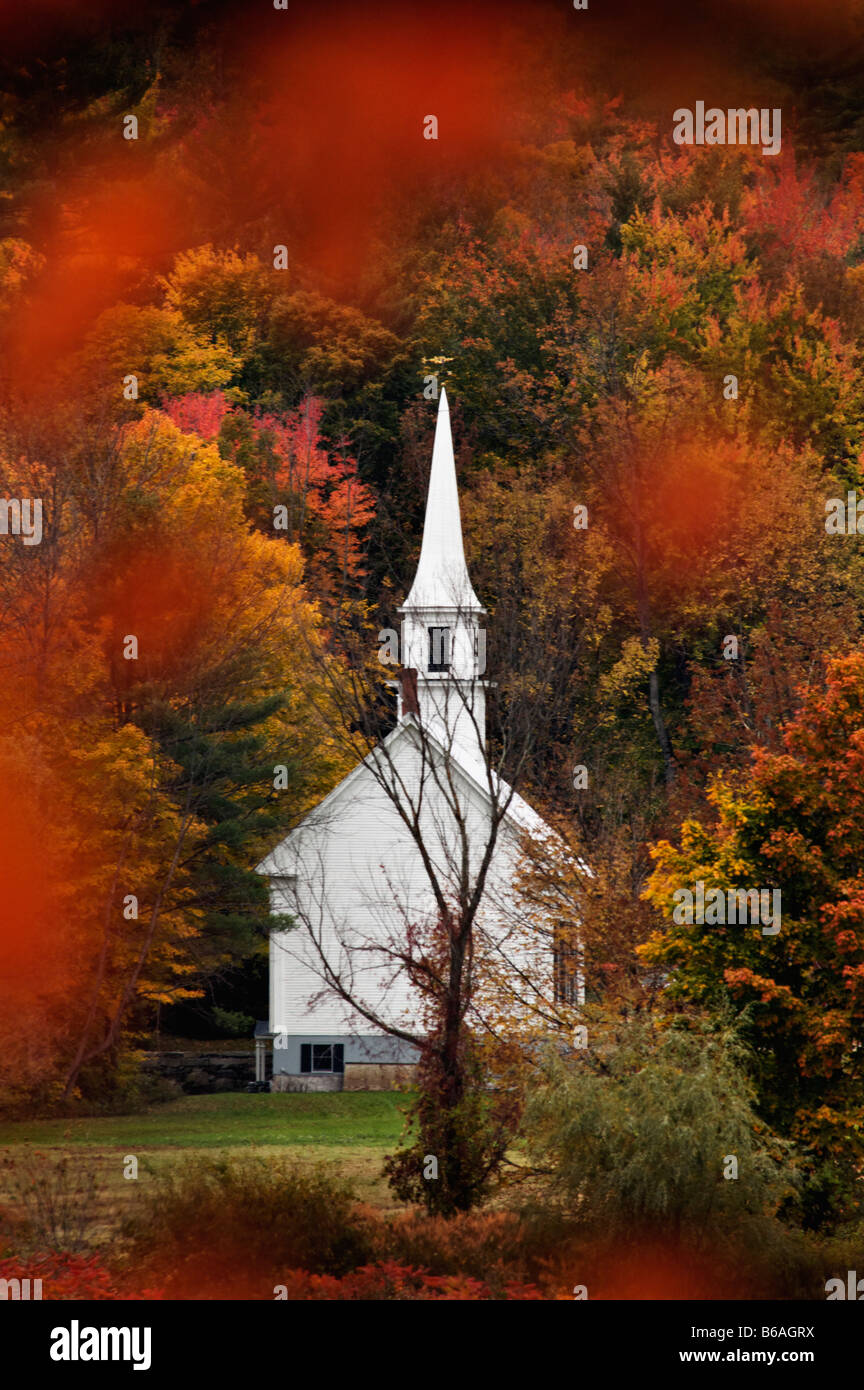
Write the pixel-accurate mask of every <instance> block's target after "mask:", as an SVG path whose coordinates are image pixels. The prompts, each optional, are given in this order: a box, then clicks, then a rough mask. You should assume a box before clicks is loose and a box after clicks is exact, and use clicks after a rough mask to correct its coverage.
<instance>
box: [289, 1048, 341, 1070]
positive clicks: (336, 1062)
mask: <svg viewBox="0 0 864 1390" xmlns="http://www.w3.org/2000/svg"><path fill="white" fill-rule="evenodd" d="M300 1070H301V1072H315V1071H327V1072H333V1071H339V1072H341V1071H344V1070H345V1044H344V1043H301V1044H300Z"/></svg>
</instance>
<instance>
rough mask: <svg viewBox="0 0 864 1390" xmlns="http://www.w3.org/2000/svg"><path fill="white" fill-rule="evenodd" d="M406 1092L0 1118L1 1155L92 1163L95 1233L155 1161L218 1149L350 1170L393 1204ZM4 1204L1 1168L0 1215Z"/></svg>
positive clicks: (360, 1190) (125, 1203) (380, 1200)
mask: <svg viewBox="0 0 864 1390" xmlns="http://www.w3.org/2000/svg"><path fill="white" fill-rule="evenodd" d="M407 1099H408V1098H407V1097H406V1096H405V1095H404V1094H400V1093H397V1092H393V1091H340V1092H322V1093H320V1094H306V1095H300V1094H298V1095H292V1094H289V1093H280V1094H274V1095H268V1094H265V1095H246V1094H245V1092H230V1091H229V1092H226V1093H224V1094H220V1095H207V1096H183V1097H182V1098H181V1099H180V1100H175V1101H168V1102H166V1103H165V1104H162V1105H155V1106H152V1107H151V1108H150V1109H148V1110H145V1111H143V1112H142V1113H141V1114H138V1115H109V1116H104V1117H96V1118H89V1119H76V1120H19V1121H7V1122H5V1123H3V1124H0V1156H2V1157H7V1156H8V1157H11V1158H13V1159H14V1160H15V1161H16V1164H17V1165H18V1166H20V1165H21V1164H22V1163H23V1164H26V1156H27V1151H28V1149H35V1150H38V1152H39V1153H43V1154H45V1155H46V1156H47V1157H48V1158H58V1159H59V1158H60V1157H61V1155H63V1154H66V1155H71V1156H73V1157H80V1158H82V1159H86V1160H87V1161H88V1162H92V1163H93V1164H94V1165H95V1167H96V1170H97V1173H98V1177H99V1181H100V1188H101V1191H102V1198H101V1200H100V1204H99V1216H98V1238H100V1239H105V1240H110V1239H111V1234H112V1231H113V1230H114V1228H115V1226H116V1223H117V1221H118V1220H119V1218H120V1217H121V1216H122V1214H123V1212H124V1210H126V1209H127V1208H128V1207H129V1206H130V1204H131V1203H133V1202H134V1201H135V1196H136V1193H137V1192H140V1191H141V1190H142V1187H143V1185H144V1184H146V1183H147V1182H149V1181H152V1175H151V1170H152V1171H156V1172H158V1171H159V1169H160V1168H161V1167H162V1166H163V1165H164V1164H166V1163H170V1162H172V1161H174V1160H176V1159H177V1158H180V1157H181V1156H183V1157H194V1155H195V1153H201V1152H204V1151H208V1150H209V1151H212V1150H214V1149H234V1150H238V1149H242V1150H245V1151H246V1152H248V1153H254V1154H256V1155H258V1156H260V1157H262V1158H265V1159H266V1158H267V1157H268V1156H273V1157H277V1156H278V1157H279V1158H283V1159H284V1158H285V1157H291V1158H293V1159H294V1160H295V1161H296V1162H297V1163H298V1164H302V1165H304V1166H305V1165H307V1164H308V1165H314V1164H318V1163H323V1164H325V1165H326V1166H328V1167H332V1168H334V1169H336V1171H338V1172H339V1173H340V1174H341V1175H342V1176H344V1177H348V1178H350V1179H351V1180H352V1181H353V1183H354V1186H355V1189H356V1192H357V1195H358V1197H359V1198H360V1199H361V1200H362V1201H366V1202H370V1203H372V1204H374V1205H375V1206H377V1207H379V1208H382V1209H391V1208H393V1207H394V1206H395V1205H397V1204H396V1203H394V1201H393V1199H392V1196H391V1194H390V1191H389V1188H388V1187H387V1184H386V1182H385V1181H384V1179H383V1178H382V1177H381V1165H382V1161H383V1158H384V1155H385V1154H386V1153H388V1152H390V1151H391V1150H392V1149H393V1148H394V1147H395V1146H396V1145H397V1143H398V1141H399V1137H400V1135H401V1133H402V1127H403V1117H402V1113H401V1110H402V1108H404V1106H405V1104H406V1101H407ZM127 1154H133V1155H134V1156H135V1157H136V1158H137V1159H138V1164H139V1168H138V1179H137V1181H130V1180H128V1179H125V1178H124V1176H123V1167H124V1159H125V1157H126V1155H127ZM9 1204H10V1193H9V1191H8V1189H6V1190H4V1185H3V1179H2V1174H0V1217H2V1208H3V1207H6V1208H7V1211H8V1208H9Z"/></svg>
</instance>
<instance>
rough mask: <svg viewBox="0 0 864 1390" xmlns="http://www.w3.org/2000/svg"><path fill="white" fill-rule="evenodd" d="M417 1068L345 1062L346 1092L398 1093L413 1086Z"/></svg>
mask: <svg viewBox="0 0 864 1390" xmlns="http://www.w3.org/2000/svg"><path fill="white" fill-rule="evenodd" d="M416 1080H417V1067H416V1066H415V1065H414V1064H413V1063H407V1062H346V1063H345V1085H344V1087H343V1090H346V1091H398V1090H399V1088H400V1087H401V1086H414V1085H415V1084H416Z"/></svg>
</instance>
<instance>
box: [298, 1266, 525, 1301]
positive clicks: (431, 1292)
mask: <svg viewBox="0 0 864 1390" xmlns="http://www.w3.org/2000/svg"><path fill="white" fill-rule="evenodd" d="M282 1288H283V1289H284V1291H285V1292H284V1295H283V1296H284V1297H287V1298H288V1299H302V1300H309V1299H314V1300H317V1299H331V1300H347V1299H358V1300H367V1299H374V1300H376V1301H381V1300H384V1301H390V1300H407V1299H410V1300H412V1301H417V1300H421V1301H424V1300H431V1299H437V1300H442V1301H443V1300H448V1301H455V1300H460V1301H462V1302H466V1301H467V1302H477V1301H480V1300H485V1299H493V1298H496V1297H500V1298H507V1299H538V1298H542V1297H543V1294H542V1293H541V1292H540V1290H539V1289H537V1288H535V1287H534V1286H532V1285H530V1284H517V1283H513V1284H509V1285H507V1287H506V1288H505V1289H504V1290H502V1292H501V1293H500V1294H496V1293H494V1292H493V1291H492V1290H491V1289H490V1287H489V1286H488V1285H487V1284H485V1283H483V1282H482V1280H479V1279H472V1278H470V1277H469V1276H467V1275H460V1274H456V1275H451V1274H448V1275H434V1274H429V1273H428V1272H427V1271H426V1270H424V1269H414V1268H412V1267H411V1266H410V1265H402V1264H397V1263H396V1262H395V1261H391V1262H386V1263H379V1264H372V1265H364V1266H363V1267H362V1268H361V1269H356V1270H354V1272H353V1273H352V1274H346V1275H344V1276H343V1277H342V1278H341V1279H334V1278H329V1277H328V1276H326V1275H323V1276H322V1275H317V1274H309V1272H308V1271H307V1270H303V1269H296V1270H291V1272H290V1274H289V1275H288V1277H287V1278H286V1279H285V1280H283V1284H282Z"/></svg>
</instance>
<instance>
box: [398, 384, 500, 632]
mask: <svg viewBox="0 0 864 1390" xmlns="http://www.w3.org/2000/svg"><path fill="white" fill-rule="evenodd" d="M410 608H434V609H439V610H440V609H447V608H453V609H459V610H461V611H468V610H474V611H475V612H480V613H482V612H484V609H483V606H482V604H481V603H480V600H479V599H478V598H477V595H476V594H475V593H474V590H473V588H472V586H471V580H470V578H469V576H468V566H467V565H466V564H465V550H464V547H463V544H462V519H461V517H460V514H459V489H458V487H457V485H456V460H455V458H454V456H453V436H452V434H451V432H450V409H449V406H448V405H447V392H446V391H445V390H444V388H443V386H442V388H441V398H440V400H439V402H438V419H437V422H436V424H435V444H434V446H433V449H432V469H431V472H430V474H429V492H428V494H427V497H426V519H425V521H424V523H423V543H422V545H421V547H420V560H419V562H418V565H417V573H416V575H415V576H414V583H413V584H412V586H411V592H410V594H409V595H408V597H407V599H406V600H405V602H404V604H403V605H402V611H403V612H404V611H405V609H410Z"/></svg>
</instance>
